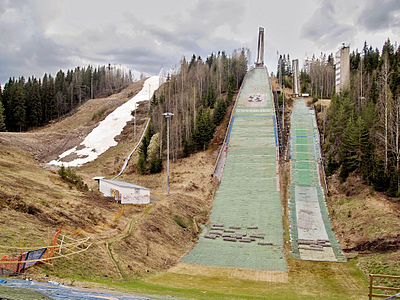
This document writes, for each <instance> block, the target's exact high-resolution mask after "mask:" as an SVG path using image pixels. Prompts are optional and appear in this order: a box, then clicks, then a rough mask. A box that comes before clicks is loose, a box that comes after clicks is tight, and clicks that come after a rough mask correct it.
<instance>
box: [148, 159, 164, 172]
mask: <svg viewBox="0 0 400 300" xmlns="http://www.w3.org/2000/svg"><path fill="white" fill-rule="evenodd" d="M161 170H162V159H161V158H159V157H152V158H151V159H150V173H151V174H154V173H160V172H161Z"/></svg>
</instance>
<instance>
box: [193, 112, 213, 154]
mask: <svg viewBox="0 0 400 300" xmlns="http://www.w3.org/2000/svg"><path fill="white" fill-rule="evenodd" d="M214 129H215V125H214V122H213V120H212V118H211V115H210V111H209V110H207V111H205V110H204V109H203V108H201V109H200V110H199V113H198V117H197V122H196V128H195V130H194V133H193V142H194V143H195V145H196V146H197V148H198V149H201V150H205V149H206V148H207V146H208V143H209V142H210V141H211V139H212V138H213V134H214Z"/></svg>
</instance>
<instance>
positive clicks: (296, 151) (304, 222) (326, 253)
mask: <svg viewBox="0 0 400 300" xmlns="http://www.w3.org/2000/svg"><path fill="white" fill-rule="evenodd" d="M290 124H291V128H290V141H291V143H290V144H291V154H290V159H291V160H290V167H291V171H290V174H291V184H290V200H289V207H290V224H291V241H292V250H293V254H294V255H295V256H297V257H300V258H301V259H305V260H321V261H345V257H344V255H343V253H342V252H341V250H340V247H339V244H338V242H337V240H336V237H335V235H334V233H333V232H332V229H331V225H330V221H329V216H328V210H327V208H326V205H325V197H324V191H323V189H322V187H321V180H320V176H319V166H320V165H319V163H320V161H321V153H320V147H319V134H318V127H317V123H316V120H315V114H314V111H312V110H310V109H309V108H307V107H306V104H305V102H304V100H303V99H299V100H296V102H295V104H294V108H293V110H292V115H291V123H290Z"/></svg>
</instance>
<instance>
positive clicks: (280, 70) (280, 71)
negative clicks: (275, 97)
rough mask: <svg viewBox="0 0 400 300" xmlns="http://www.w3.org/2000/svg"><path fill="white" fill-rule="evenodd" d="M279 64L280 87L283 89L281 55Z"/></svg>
mask: <svg viewBox="0 0 400 300" xmlns="http://www.w3.org/2000/svg"><path fill="white" fill-rule="evenodd" d="M278 64H279V87H280V88H281V90H282V59H281V57H280V56H279V61H278Z"/></svg>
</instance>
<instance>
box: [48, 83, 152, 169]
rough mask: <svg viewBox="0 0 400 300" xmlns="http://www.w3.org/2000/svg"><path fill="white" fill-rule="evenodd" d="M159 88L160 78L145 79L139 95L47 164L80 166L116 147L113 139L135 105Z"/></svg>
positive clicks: (121, 128)
mask: <svg viewBox="0 0 400 300" xmlns="http://www.w3.org/2000/svg"><path fill="white" fill-rule="evenodd" d="M159 86H160V76H152V77H150V78H149V79H147V80H146V81H145V83H144V84H143V88H142V90H141V91H140V92H139V93H137V94H136V95H135V96H134V97H133V98H132V99H130V100H129V101H128V102H126V103H124V104H123V105H121V106H120V107H118V108H117V109H115V110H114V111H113V112H112V113H110V114H109V115H108V116H107V117H106V118H105V119H104V120H103V121H101V122H100V123H99V125H98V126H97V127H96V128H94V129H93V130H92V132H90V133H89V134H88V135H87V137H86V138H85V140H84V141H83V142H82V143H81V144H80V145H79V146H76V147H74V148H72V149H69V150H67V151H65V152H64V153H62V154H61V155H60V156H59V158H58V159H56V160H52V161H51V162H49V164H50V165H59V166H61V165H64V166H69V167H77V166H81V165H83V164H85V163H87V162H90V161H93V160H95V159H96V158H97V157H98V156H99V155H100V154H102V153H104V152H105V151H107V150H108V149H109V148H110V147H112V146H115V145H117V142H116V141H115V139H114V138H115V137H116V136H117V135H119V134H120V133H121V132H122V130H123V129H124V127H125V125H126V123H127V122H128V121H130V120H132V115H131V112H132V111H134V110H135V109H136V107H137V103H138V102H140V101H145V100H149V99H151V97H152V95H153V93H154V91H155V90H157V89H158V88H159Z"/></svg>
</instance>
